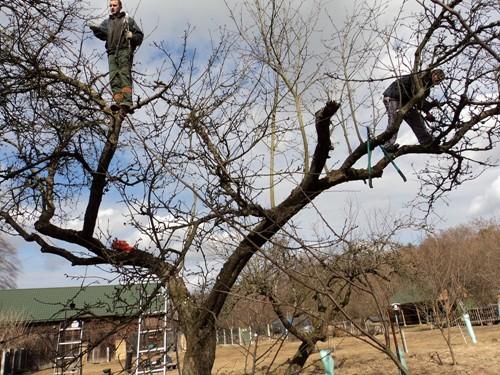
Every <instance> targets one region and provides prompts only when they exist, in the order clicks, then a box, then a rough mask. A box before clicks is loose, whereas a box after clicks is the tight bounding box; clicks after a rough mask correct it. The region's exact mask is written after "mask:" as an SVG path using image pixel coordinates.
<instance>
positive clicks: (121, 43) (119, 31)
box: [89, 0, 144, 113]
mask: <svg viewBox="0 0 500 375" xmlns="http://www.w3.org/2000/svg"><path fill="white" fill-rule="evenodd" d="M109 10H110V15H109V18H107V19H105V20H104V21H103V22H102V23H101V24H100V25H89V27H90V29H91V30H92V31H93V32H94V35H95V36H96V37H97V38H99V39H101V40H104V41H106V52H107V53H108V62H109V80H110V83H111V91H112V92H113V100H114V101H115V104H113V105H112V106H111V109H112V110H114V111H118V110H119V109H120V108H121V109H122V110H123V111H124V112H125V113H130V112H131V107H132V59H133V56H134V51H135V49H136V48H137V47H139V46H140V45H141V43H142V39H143V38H144V34H143V33H142V31H141V29H139V27H138V26H137V24H136V23H135V21H134V20H133V19H132V18H131V17H129V16H128V15H127V14H126V13H125V12H122V2H121V0H110V1H109Z"/></svg>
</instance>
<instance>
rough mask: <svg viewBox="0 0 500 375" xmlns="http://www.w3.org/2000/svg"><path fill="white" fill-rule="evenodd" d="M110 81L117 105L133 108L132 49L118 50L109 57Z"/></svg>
mask: <svg viewBox="0 0 500 375" xmlns="http://www.w3.org/2000/svg"><path fill="white" fill-rule="evenodd" d="M108 62H109V80H110V83H111V91H112V92H113V99H114V101H115V103H116V104H123V105H128V106H132V54H131V51H130V49H128V48H127V49H117V50H116V52H115V53H113V54H110V55H108Z"/></svg>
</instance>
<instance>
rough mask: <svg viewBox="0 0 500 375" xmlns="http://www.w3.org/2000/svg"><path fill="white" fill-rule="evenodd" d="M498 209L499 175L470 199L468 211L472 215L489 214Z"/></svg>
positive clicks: (499, 200)
mask: <svg viewBox="0 0 500 375" xmlns="http://www.w3.org/2000/svg"><path fill="white" fill-rule="evenodd" d="M499 210H500V176H498V177H496V178H495V180H493V182H491V184H490V185H487V186H486V188H485V189H484V190H483V191H482V193H481V194H480V195H477V196H476V197H474V198H473V199H472V202H471V203H470V205H469V209H468V212H469V213H470V214H472V215H491V214H494V213H495V212H499Z"/></svg>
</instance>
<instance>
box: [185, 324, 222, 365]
mask: <svg viewBox="0 0 500 375" xmlns="http://www.w3.org/2000/svg"><path fill="white" fill-rule="evenodd" d="M185 335H186V344H187V349H186V354H185V355H184V361H183V365H182V367H181V369H182V374H183V375H210V374H211V373H212V366H213V364H214V361H215V346H216V332H215V327H214V325H213V324H210V325H209V326H206V327H199V326H198V325H196V324H194V327H193V329H190V330H189V331H187V332H185Z"/></svg>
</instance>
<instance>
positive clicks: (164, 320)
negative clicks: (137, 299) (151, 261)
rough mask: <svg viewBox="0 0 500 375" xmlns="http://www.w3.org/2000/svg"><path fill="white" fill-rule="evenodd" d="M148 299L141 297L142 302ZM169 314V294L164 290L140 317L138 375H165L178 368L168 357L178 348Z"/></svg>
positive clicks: (137, 357)
mask: <svg viewBox="0 0 500 375" xmlns="http://www.w3.org/2000/svg"><path fill="white" fill-rule="evenodd" d="M147 297H148V296H145V297H144V298H143V297H142V296H141V301H144V300H145V298H147ZM141 305H142V303H141ZM169 312H170V311H169V303H168V297H167V293H166V292H165V290H163V289H162V292H161V293H159V294H158V297H155V298H153V300H152V301H151V304H150V306H148V308H147V309H146V310H145V311H144V312H143V313H142V314H141V315H140V316H139V322H138V332H137V356H136V366H135V369H136V370H135V374H136V375H142V374H150V375H152V374H164V375H165V374H167V371H168V370H171V369H176V368H177V363H176V362H174V361H173V360H172V358H171V357H170V356H169V355H168V352H169V351H170V350H171V349H175V346H176V340H175V336H174V335H172V333H174V331H173V329H171V328H169V327H168V314H169ZM169 333H170V335H168V334H169ZM169 336H170V337H169ZM172 336H173V337H172ZM176 353H177V351H176Z"/></svg>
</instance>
